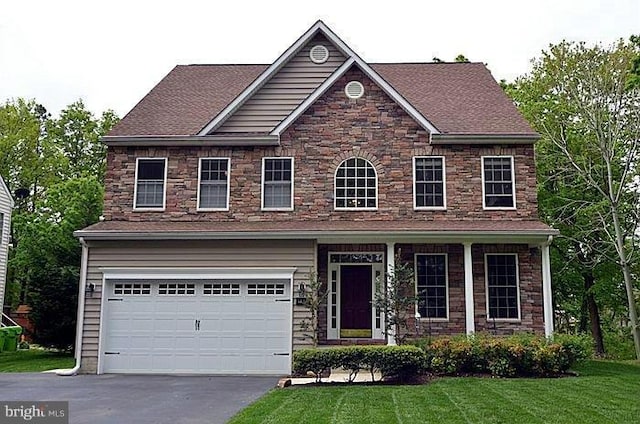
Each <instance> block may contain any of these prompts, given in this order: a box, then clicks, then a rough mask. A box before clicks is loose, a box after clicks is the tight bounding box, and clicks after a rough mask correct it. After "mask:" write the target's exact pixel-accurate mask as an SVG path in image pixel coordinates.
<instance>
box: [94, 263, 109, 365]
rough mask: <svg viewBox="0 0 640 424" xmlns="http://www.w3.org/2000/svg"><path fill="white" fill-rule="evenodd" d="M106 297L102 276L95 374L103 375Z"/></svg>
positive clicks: (105, 285)
mask: <svg viewBox="0 0 640 424" xmlns="http://www.w3.org/2000/svg"><path fill="white" fill-rule="evenodd" d="M108 295H109V294H108V293H107V279H106V277H105V275H104V274H102V287H101V288H100V328H98V365H97V367H96V374H104V359H103V348H104V328H105V326H106V325H109V323H108V322H106V321H105V319H106V318H105V312H106V308H107V302H106V301H105V299H106V297H107V296H108Z"/></svg>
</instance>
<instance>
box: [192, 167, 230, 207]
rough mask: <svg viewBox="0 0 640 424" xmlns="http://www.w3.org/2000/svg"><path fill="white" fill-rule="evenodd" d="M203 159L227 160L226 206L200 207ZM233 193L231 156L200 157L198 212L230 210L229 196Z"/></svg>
mask: <svg viewBox="0 0 640 424" xmlns="http://www.w3.org/2000/svg"><path fill="white" fill-rule="evenodd" d="M203 160H226V161H227V204H226V206H225V207H224V208H201V207H200V183H201V181H200V178H201V176H202V161H203ZM230 195H231V158H230V157H204V158H199V159H198V194H197V198H196V211H197V212H214V211H228V210H229V202H230V200H229V196H230Z"/></svg>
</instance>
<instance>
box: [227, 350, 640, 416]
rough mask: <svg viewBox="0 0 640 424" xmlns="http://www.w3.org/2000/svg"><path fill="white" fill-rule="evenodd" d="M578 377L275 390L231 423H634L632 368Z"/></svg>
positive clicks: (636, 370) (601, 366) (638, 404)
mask: <svg viewBox="0 0 640 424" xmlns="http://www.w3.org/2000/svg"><path fill="white" fill-rule="evenodd" d="M577 371H578V372H579V373H580V376H579V377H567V378H555V379H492V378H442V379H440V380H436V381H435V382H432V383H429V384H426V385H421V386H333V387H293V388H287V389H284V390H282V389H275V390H272V391H271V392H269V393H268V394H266V395H265V396H264V397H262V398H261V399H259V400H258V401H257V402H255V403H254V404H252V405H250V406H249V407H248V408H247V409H245V410H244V411H241V412H240V413H239V414H238V415H236V416H235V417H234V418H233V419H232V420H231V423H233V424H239V423H362V424H369V423H401V424H409V423H416V424H424V423H509V424H511V423H514V424H520V423H572V424H575V423H640V363H639V362H626V363H621V362H605V361H591V362H589V363H587V364H585V365H583V366H581V367H580V368H578V369H577Z"/></svg>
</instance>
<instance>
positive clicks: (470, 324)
mask: <svg viewBox="0 0 640 424" xmlns="http://www.w3.org/2000/svg"><path fill="white" fill-rule="evenodd" d="M463 246H464V307H465V321H466V324H467V325H466V327H467V335H470V334H473V333H475V332H476V323H475V319H476V318H475V308H474V304H473V257H472V256H471V243H469V242H467V243H463Z"/></svg>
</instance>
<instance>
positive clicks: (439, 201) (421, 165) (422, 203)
mask: <svg viewBox="0 0 640 424" xmlns="http://www.w3.org/2000/svg"><path fill="white" fill-rule="evenodd" d="M414 166H415V170H414V171H415V176H416V181H415V187H414V191H415V196H416V207H419V208H423V207H443V206H444V164H443V160H442V158H433V157H420V158H416V159H415V165H414Z"/></svg>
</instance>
